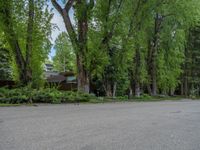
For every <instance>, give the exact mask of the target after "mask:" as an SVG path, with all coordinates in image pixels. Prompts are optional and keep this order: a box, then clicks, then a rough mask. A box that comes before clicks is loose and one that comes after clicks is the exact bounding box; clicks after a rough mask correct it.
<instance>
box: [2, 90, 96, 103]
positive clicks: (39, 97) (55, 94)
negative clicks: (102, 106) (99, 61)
mask: <svg viewBox="0 0 200 150" xmlns="http://www.w3.org/2000/svg"><path fill="white" fill-rule="evenodd" d="M95 98H96V97H95V96H94V95H92V94H86V93H82V92H73V91H59V90H57V89H55V88H45V89H40V90H36V89H31V88H29V87H24V88H17V89H6V88H0V103H7V104H17V103H30V102H33V103H53V104H59V103H76V102H89V101H90V100H91V99H95Z"/></svg>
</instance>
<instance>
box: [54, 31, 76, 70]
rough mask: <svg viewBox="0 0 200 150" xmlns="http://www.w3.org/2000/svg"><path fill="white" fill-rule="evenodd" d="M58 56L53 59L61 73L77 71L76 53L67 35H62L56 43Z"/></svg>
mask: <svg viewBox="0 0 200 150" xmlns="http://www.w3.org/2000/svg"><path fill="white" fill-rule="evenodd" d="M54 48H55V50H56V55H55V56H54V57H53V63H54V66H55V69H56V70H58V71H60V72H66V71H75V69H76V68H75V53H74V51H73V48H72V45H71V43H70V40H69V37H68V35H67V33H65V32H63V33H61V34H60V35H59V36H58V38H57V39H56V41H55V46H54Z"/></svg>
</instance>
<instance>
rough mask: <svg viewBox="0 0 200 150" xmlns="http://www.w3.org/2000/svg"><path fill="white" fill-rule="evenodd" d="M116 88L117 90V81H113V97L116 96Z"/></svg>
mask: <svg viewBox="0 0 200 150" xmlns="http://www.w3.org/2000/svg"><path fill="white" fill-rule="evenodd" d="M116 90H117V82H114V85H113V93H112V97H113V98H115V97H116Z"/></svg>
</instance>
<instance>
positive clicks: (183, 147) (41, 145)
mask: <svg viewBox="0 0 200 150" xmlns="http://www.w3.org/2000/svg"><path fill="white" fill-rule="evenodd" d="M0 150H200V101H183V102H170V101H165V102H146V103H128V102H127V103H109V104H81V105H72V104H70V105H69V104H68V105H39V106H38V107H25V106H22V107H0Z"/></svg>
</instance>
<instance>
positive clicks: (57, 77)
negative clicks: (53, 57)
mask: <svg viewBox="0 0 200 150" xmlns="http://www.w3.org/2000/svg"><path fill="white" fill-rule="evenodd" d="M65 80H66V77H65V76H63V75H55V76H50V77H48V78H47V81H48V82H54V83H60V82H63V81H65Z"/></svg>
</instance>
